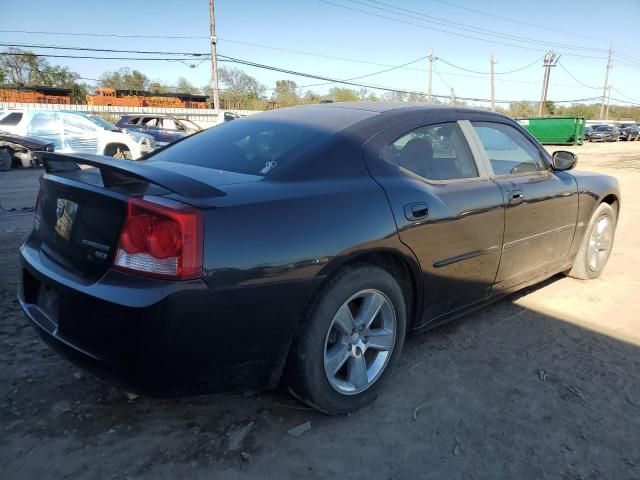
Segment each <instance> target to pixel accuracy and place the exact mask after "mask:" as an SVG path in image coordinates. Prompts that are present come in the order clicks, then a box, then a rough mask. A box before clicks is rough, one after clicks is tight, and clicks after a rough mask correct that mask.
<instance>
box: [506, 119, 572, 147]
mask: <svg viewBox="0 0 640 480" xmlns="http://www.w3.org/2000/svg"><path fill="white" fill-rule="evenodd" d="M517 121H518V123H520V125H522V126H523V127H524V128H526V129H527V130H528V131H529V133H531V135H533V136H534V137H536V139H537V140H538V141H539V142H540V143H542V144H543V145H582V143H583V142H584V124H585V122H584V117H532V118H518V119H517Z"/></svg>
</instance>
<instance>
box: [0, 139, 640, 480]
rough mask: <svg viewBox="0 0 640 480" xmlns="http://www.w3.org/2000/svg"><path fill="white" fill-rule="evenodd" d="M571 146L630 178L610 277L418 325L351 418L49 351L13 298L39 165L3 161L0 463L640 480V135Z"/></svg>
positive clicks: (52, 468)
mask: <svg viewBox="0 0 640 480" xmlns="http://www.w3.org/2000/svg"><path fill="white" fill-rule="evenodd" d="M559 148H565V147H559ZM550 150H553V148H551V149H550ZM571 150H574V151H576V152H578V153H579V154H580V161H579V166H578V168H582V169H590V170H595V171H598V172H603V173H608V174H611V175H615V176H616V177H618V179H619V181H620V184H621V188H622V194H623V201H622V214H621V217H620V220H619V226H618V233H617V237H616V244H615V247H614V252H613V254H612V256H611V258H610V260H609V265H608V268H607V269H606V270H605V272H604V274H603V275H602V277H601V278H600V279H598V280H594V281H590V282H582V281H578V280H573V279H569V278H564V277H556V278H553V279H551V280H549V281H547V282H545V283H544V284H543V285H540V286H537V287H534V288H530V289H528V290H526V291H525V292H521V293H519V294H516V295H514V296H512V297H510V298H508V299H506V300H503V301H501V302H499V303H496V304H494V305H493V306H491V307H489V308H487V309H485V310H482V311H481V312H478V313H474V314H471V315H469V316H467V317H465V318H462V319H460V320H457V321H455V322H454V323H451V324H448V325H446V326H444V327H441V328H439V329H436V330H435V331H431V332H425V333H419V334H416V335H413V336H412V337H411V338H410V339H409V340H408V344H407V346H406V348H405V351H404V355H403V358H402V359H401V362H400V363H399V368H398V369H397V370H396V373H395V375H394V376H393V378H392V379H390V381H389V383H388V384H387V388H386V390H385V391H384V392H383V393H382V394H381V395H380V397H379V398H378V399H377V401H376V402H375V403H373V404H372V405H370V406H369V407H366V408H364V409H362V410H360V411H358V412H357V413H355V414H352V415H350V416H348V417H340V418H334V417H326V416H323V415H321V414H318V413H315V412H314V411H311V410H309V409H307V408H306V407H305V406H303V405H302V404H300V403H298V402H297V401H295V400H294V399H293V398H291V397H290V396H289V395H288V394H287V393H286V392H284V391H280V390H276V391H272V392H263V393H259V394H245V395H227V396H208V397H197V398H189V399H183V400H171V401H165V400H162V401H160V400H154V399H144V398H138V399H128V398H127V396H126V395H125V394H124V393H122V392H120V391H118V390H116V389H114V388H112V387H111V386H109V385H107V384H105V383H103V382H101V381H99V380H97V379H95V378H93V377H92V376H90V375H88V374H85V373H82V372H80V371H78V370H77V369H76V368H74V367H73V366H71V365H70V364H68V363H67V362H66V361H64V360H62V359H61V358H59V357H58V356H57V355H55V354H53V353H52V352H50V351H49V350H48V349H47V348H46V347H45V346H44V345H43V344H42V343H41V342H40V340H39V339H38V337H37V335H36V334H35V332H34V331H33V330H32V329H31V328H30V327H29V326H28V324H27V321H26V320H25V318H24V317H23V315H22V314H21V312H20V311H19V307H18V303H17V301H16V298H15V292H16V289H17V285H18V272H19V270H18V265H17V259H16V255H17V247H18V245H19V242H20V239H21V237H22V236H23V235H24V234H25V233H26V232H27V231H28V229H29V228H30V226H31V222H32V212H31V211H28V210H27V211H22V210H21V209H22V208H23V207H27V208H28V207H31V206H33V203H34V197H35V191H36V188H37V186H36V185H37V177H38V175H39V172H38V171H34V170H31V171H29V170H22V171H21V170H13V171H10V172H6V173H0V204H1V206H2V208H3V209H4V211H2V212H1V213H0V272H1V273H0V275H1V277H0V465H2V466H1V467H0V469H1V470H2V471H4V472H5V473H4V474H0V477H3V478H7V479H9V478H10V479H12V480H20V479H29V480H31V479H34V478H48V479H49V478H51V479H53V478H56V479H57V478H73V479H103V478H105V479H147V478H148V479H177V478H195V479H200V478H202V479H204V478H207V479H211V478H215V479H218V478H231V479H234V478H274V479H282V478H296V477H298V478H325V477H328V476H334V477H335V476H338V477H342V478H348V479H351V478H374V479H391V478H394V479H409V478H416V477H418V478H447V479H467V478H469V479H470V478H535V479H539V478H562V479H599V478H609V479H615V480H621V479H632V478H636V479H637V478H640V328H638V321H639V320H640V314H639V313H638V312H639V311H640V295H639V293H638V292H639V291H640V275H639V274H638V272H640V254H639V253H638V252H639V251H640V142H633V143H626V142H620V143H615V144H595V145H584V146H581V147H575V148H571ZM10 209H17V210H13V211H10ZM417 407H421V408H420V409H419V410H417V411H416V410H415V409H416V408H417ZM308 421H309V422H311V429H310V430H308V431H306V432H305V433H303V434H302V435H301V436H300V437H294V436H292V435H290V434H288V433H287V431H288V430H289V429H291V428H292V427H296V426H298V425H301V424H303V423H305V422H308Z"/></svg>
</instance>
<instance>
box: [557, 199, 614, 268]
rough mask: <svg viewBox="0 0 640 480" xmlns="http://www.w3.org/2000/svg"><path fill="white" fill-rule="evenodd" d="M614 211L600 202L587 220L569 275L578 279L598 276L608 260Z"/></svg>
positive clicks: (611, 243)
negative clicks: (587, 224)
mask: <svg viewBox="0 0 640 480" xmlns="http://www.w3.org/2000/svg"><path fill="white" fill-rule="evenodd" d="M616 221H617V218H616V211H615V210H614V209H613V208H612V207H611V205H609V204H606V203H601V204H600V205H598V208H596V210H595V212H593V215H592V217H591V220H590V221H589V226H588V228H587V230H586V232H585V234H584V238H583V239H582V244H581V245H580V250H579V251H578V255H576V259H575V261H574V263H573V268H571V270H570V271H569V276H570V277H573V278H578V279H580V280H591V279H594V278H598V277H599V276H600V274H601V273H602V270H603V269H604V266H605V265H606V264H607V260H609V255H610V254H611V248H612V247H613V239H614V237H615V232H616Z"/></svg>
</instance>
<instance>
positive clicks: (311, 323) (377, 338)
mask: <svg viewBox="0 0 640 480" xmlns="http://www.w3.org/2000/svg"><path fill="white" fill-rule="evenodd" d="M406 324H407V317H406V304H405V300H404V296H403V294H402V290H401V289H400V286H399V285H398V282H396V280H395V279H394V278H393V277H392V276H391V275H390V274H389V273H388V272H386V271H385V270H382V269H381V268H378V267H375V266H373V265H367V264H361V265H356V266H351V267H346V268H345V269H343V270H342V271H340V272H338V274H336V276H335V277H333V278H332V279H331V280H330V281H329V282H328V284H327V285H325V286H324V287H323V288H322V290H321V291H320V293H319V294H318V295H317V297H316V298H315V300H314V301H313V303H312V305H311V307H310V308H309V310H308V312H307V315H306V316H305V318H304V319H303V323H302V325H301V327H300V329H299V331H298V334H297V335H296V338H295V339H294V343H293V346H292V348H291V351H290V353H289V358H288V361H287V368H286V371H285V381H286V383H287V384H288V386H289V389H290V391H291V392H292V393H293V395H294V396H296V397H297V398H299V399H300V400H302V401H303V402H305V403H307V404H308V405H310V406H312V407H314V408H315V409H317V410H319V411H321V412H324V413H328V414H333V415H342V414H346V413H349V412H352V411H353V410H356V409H358V408H360V407H363V406H365V405H367V404H368V403H370V402H371V401H373V400H374V399H375V398H376V396H377V394H378V391H379V389H380V388H381V386H382V384H383V382H384V380H385V379H386V378H387V377H388V375H389V371H390V370H391V369H392V367H393V365H394V364H395V362H396V361H397V359H398V357H399V356H400V353H401V351H402V346H403V343H404V338H405V333H406Z"/></svg>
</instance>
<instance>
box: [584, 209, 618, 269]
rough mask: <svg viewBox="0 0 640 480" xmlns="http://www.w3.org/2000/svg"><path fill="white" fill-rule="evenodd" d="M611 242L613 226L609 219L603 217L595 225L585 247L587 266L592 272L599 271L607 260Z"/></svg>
mask: <svg viewBox="0 0 640 480" xmlns="http://www.w3.org/2000/svg"><path fill="white" fill-rule="evenodd" d="M612 240H613V225H612V223H611V219H610V218H609V217H608V216H606V215H604V216H602V217H600V218H599V219H598V221H597V223H596V224H595V227H594V229H593V231H592V232H591V237H590V238H589V245H588V247H587V248H588V250H587V259H588V264H589V268H590V269H591V270H592V271H594V272H596V271H599V270H600V268H601V267H602V264H603V262H605V261H606V260H607V257H608V255H609V250H610V249H611V241H612Z"/></svg>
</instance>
